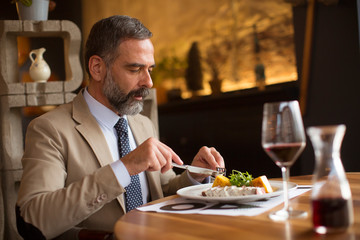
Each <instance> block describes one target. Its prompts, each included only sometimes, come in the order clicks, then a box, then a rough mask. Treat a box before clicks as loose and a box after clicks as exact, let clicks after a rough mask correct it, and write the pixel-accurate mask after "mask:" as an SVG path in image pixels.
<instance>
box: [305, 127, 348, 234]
mask: <svg viewBox="0 0 360 240" xmlns="http://www.w3.org/2000/svg"><path fill="white" fill-rule="evenodd" d="M345 130H346V127H345V125H333V126H318V127H309V128H308V129H307V133H308V135H309V137H310V140H311V142H312V145H313V148H314V152H315V159H316V165H315V171H314V175H313V180H312V181H313V189H312V195H311V201H312V219H313V226H314V230H315V232H317V233H319V234H325V233H331V232H341V231H344V230H346V229H347V228H348V227H349V226H351V224H352V223H353V218H354V217H353V206H352V197H351V190H350V185H349V183H348V180H347V178H346V175H345V170H344V167H343V165H342V162H341V158H340V148H341V143H342V140H343V137H344V134H345Z"/></svg>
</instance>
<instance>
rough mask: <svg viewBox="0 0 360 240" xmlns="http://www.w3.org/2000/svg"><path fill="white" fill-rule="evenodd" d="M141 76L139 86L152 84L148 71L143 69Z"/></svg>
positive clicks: (150, 85) (149, 86)
mask: <svg viewBox="0 0 360 240" xmlns="http://www.w3.org/2000/svg"><path fill="white" fill-rule="evenodd" d="M144 72H145V73H144V74H143V77H142V79H141V86H143V87H147V88H151V87H152V86H153V81H152V78H151V74H150V72H149V71H144Z"/></svg>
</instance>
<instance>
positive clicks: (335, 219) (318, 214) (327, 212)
mask: <svg viewBox="0 0 360 240" xmlns="http://www.w3.org/2000/svg"><path fill="white" fill-rule="evenodd" d="M350 205H351V203H350V200H346V199H343V198H320V199H316V200H313V201H312V207H313V224H314V229H315V231H316V232H318V233H321V234H325V233H327V232H338V231H344V230H346V229H347V227H349V226H350V211H351V206H350Z"/></svg>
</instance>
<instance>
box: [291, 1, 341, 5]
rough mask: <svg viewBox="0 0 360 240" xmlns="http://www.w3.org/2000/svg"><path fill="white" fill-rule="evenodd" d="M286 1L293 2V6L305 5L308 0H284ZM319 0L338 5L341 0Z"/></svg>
mask: <svg viewBox="0 0 360 240" xmlns="http://www.w3.org/2000/svg"><path fill="white" fill-rule="evenodd" d="M284 1H285V2H287V3H291V4H292V5H293V6H301V5H305V4H306V3H307V2H308V1H307V0H284ZM317 1H318V2H319V3H322V4H324V5H327V6H330V5H337V4H338V3H339V0H317Z"/></svg>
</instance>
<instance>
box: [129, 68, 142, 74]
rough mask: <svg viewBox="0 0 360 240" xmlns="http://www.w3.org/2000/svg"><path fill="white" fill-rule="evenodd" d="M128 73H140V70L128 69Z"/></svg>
mask: <svg viewBox="0 0 360 240" xmlns="http://www.w3.org/2000/svg"><path fill="white" fill-rule="evenodd" d="M130 72H133V73H137V72H140V68H135V69H130Z"/></svg>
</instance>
